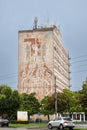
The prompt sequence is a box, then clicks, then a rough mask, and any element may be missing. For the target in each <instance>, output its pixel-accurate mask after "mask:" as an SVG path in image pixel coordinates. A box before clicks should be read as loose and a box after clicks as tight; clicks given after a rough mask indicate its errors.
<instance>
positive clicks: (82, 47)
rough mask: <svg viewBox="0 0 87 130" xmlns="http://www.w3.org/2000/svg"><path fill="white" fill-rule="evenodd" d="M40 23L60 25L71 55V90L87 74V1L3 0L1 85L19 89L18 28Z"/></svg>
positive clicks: (79, 85) (0, 10) (0, 14)
mask: <svg viewBox="0 0 87 130" xmlns="http://www.w3.org/2000/svg"><path fill="white" fill-rule="evenodd" d="M35 17H38V26H44V25H48V24H49V25H56V26H57V27H59V28H60V31H61V34H62V41H63V45H64V47H65V48H66V49H67V50H68V52H69V56H70V64H71V66H70V71H71V73H70V77H71V80H70V84H71V90H73V91H78V90H80V89H82V83H83V81H84V80H85V79H86V77H87V0H0V85H1V84H7V85H9V86H11V87H12V88H13V89H17V84H18V81H17V80H18V31H19V30H28V29H32V28H33V21H34V18H35Z"/></svg>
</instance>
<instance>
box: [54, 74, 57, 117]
mask: <svg viewBox="0 0 87 130" xmlns="http://www.w3.org/2000/svg"><path fill="white" fill-rule="evenodd" d="M54 87H55V119H57V90H56V76H55V85H54Z"/></svg>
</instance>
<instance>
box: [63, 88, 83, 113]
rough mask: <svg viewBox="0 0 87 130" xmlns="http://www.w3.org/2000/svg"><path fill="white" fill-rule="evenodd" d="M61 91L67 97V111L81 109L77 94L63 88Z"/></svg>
mask: <svg viewBox="0 0 87 130" xmlns="http://www.w3.org/2000/svg"><path fill="white" fill-rule="evenodd" d="M63 92H64V94H65V95H66V97H67V111H68V112H70V113H71V112H77V111H81V110H82V109H81V105H80V104H79V94H78V93H77V92H72V91H70V90H68V89H64V91H63Z"/></svg>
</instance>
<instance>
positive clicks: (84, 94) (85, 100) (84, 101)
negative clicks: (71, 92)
mask: <svg viewBox="0 0 87 130" xmlns="http://www.w3.org/2000/svg"><path fill="white" fill-rule="evenodd" d="M79 95H80V96H79V102H80V104H81V106H82V110H83V111H84V112H85V113H87V79H86V81H85V82H84V83H83V85H82V90H81V91H79Z"/></svg>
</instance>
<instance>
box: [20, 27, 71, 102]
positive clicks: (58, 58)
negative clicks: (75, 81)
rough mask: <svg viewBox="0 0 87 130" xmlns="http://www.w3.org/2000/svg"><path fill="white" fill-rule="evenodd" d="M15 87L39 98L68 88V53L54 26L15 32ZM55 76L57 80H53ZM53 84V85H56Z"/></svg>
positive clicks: (21, 91)
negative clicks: (16, 40) (16, 76)
mask: <svg viewBox="0 0 87 130" xmlns="http://www.w3.org/2000/svg"><path fill="white" fill-rule="evenodd" d="M18 42H19V43H18V51H19V53H18V91H19V92H20V93H32V92H35V93H36V97H37V98H38V99H39V100H41V99H42V98H43V97H44V96H47V95H52V94H53V93H54V92H55V86H56V91H57V92H58V91H59V92H62V91H63V89H65V88H67V89H69V86H70V76H69V54H68V51H67V50H66V49H65V48H64V46H63V43H62V38H61V34H60V31H59V29H58V28H57V27H56V26H48V27H41V28H34V29H32V30H22V31H19V32H18ZM55 77H56V80H55ZM55 84H56V85H55Z"/></svg>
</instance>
